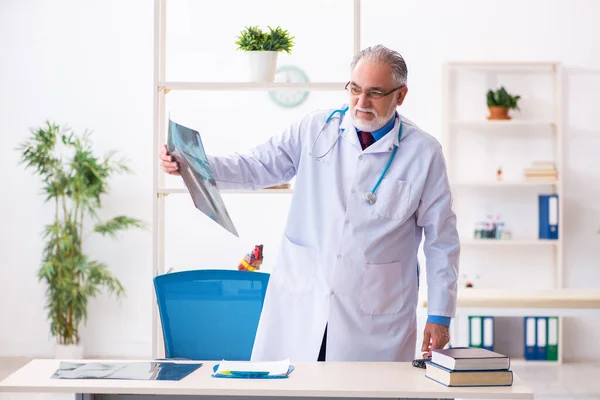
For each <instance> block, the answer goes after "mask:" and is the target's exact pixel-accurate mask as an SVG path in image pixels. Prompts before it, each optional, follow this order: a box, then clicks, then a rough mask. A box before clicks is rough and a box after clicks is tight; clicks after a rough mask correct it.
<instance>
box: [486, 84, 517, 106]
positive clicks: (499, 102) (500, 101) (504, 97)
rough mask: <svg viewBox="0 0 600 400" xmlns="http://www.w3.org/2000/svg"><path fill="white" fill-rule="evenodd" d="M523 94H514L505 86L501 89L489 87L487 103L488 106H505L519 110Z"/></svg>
mask: <svg viewBox="0 0 600 400" xmlns="http://www.w3.org/2000/svg"><path fill="white" fill-rule="evenodd" d="M520 98H521V96H512V95H511V94H510V93H508V92H507V90H506V89H505V88H504V86H501V87H500V88H499V89H496V90H492V89H489V90H488V91H487V93H486V103H487V105H488V107H504V108H506V109H516V110H519V107H518V101H519V99H520Z"/></svg>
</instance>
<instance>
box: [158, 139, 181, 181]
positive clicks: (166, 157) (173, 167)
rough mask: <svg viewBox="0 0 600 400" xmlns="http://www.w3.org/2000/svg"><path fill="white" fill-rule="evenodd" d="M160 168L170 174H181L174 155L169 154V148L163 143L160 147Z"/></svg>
mask: <svg viewBox="0 0 600 400" xmlns="http://www.w3.org/2000/svg"><path fill="white" fill-rule="evenodd" d="M159 158H160V169H162V170H163V171H164V172H166V173H167V174H169V175H179V164H177V162H175V161H173V157H172V156H171V154H169V150H167V145H166V144H163V146H162V147H161V148H160V155H159Z"/></svg>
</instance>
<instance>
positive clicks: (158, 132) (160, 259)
mask: <svg viewBox="0 0 600 400" xmlns="http://www.w3.org/2000/svg"><path fill="white" fill-rule="evenodd" d="M166 3H167V0H154V121H153V126H154V129H153V132H154V141H153V148H154V149H155V150H156V154H158V152H159V151H160V146H161V145H162V143H163V141H164V140H165V139H164V138H166V133H165V126H166V124H165V121H166V118H167V115H166V112H165V102H166V101H165V100H166V96H167V95H168V93H169V92H171V91H282V90H288V91H289V90H298V89H302V90H308V91H336V90H339V91H343V90H344V86H345V84H346V83H345V82H308V83H278V82H267V83H258V82H171V81H167V80H166V73H165V65H166V54H167V53H166V21H167V19H166ZM350 4H352V7H353V22H352V23H353V50H354V54H356V53H357V52H358V51H359V50H360V21H361V13H360V10H361V7H360V6H361V0H353V2H352V3H350ZM153 192H154V201H153V215H154V218H153V233H154V236H153V268H152V275H153V276H157V275H160V274H163V273H165V272H166V271H165V197H166V196H168V195H179V194H188V191H187V189H185V188H169V187H165V175H164V173H163V172H162V171H161V170H160V167H159V162H158V157H154V185H153ZM222 192H223V193H227V194H234V195H235V194H249V193H254V194H257V195H274V194H290V193H292V189H261V190H255V191H250V190H224V191H222ZM152 310H153V311H152V326H153V332H152V352H153V357H155V358H156V357H162V356H163V355H164V348H163V343H162V332H161V326H160V318H159V316H158V311H157V307H156V297H155V295H154V294H153V298H152Z"/></svg>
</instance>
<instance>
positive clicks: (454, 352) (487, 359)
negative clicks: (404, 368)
mask: <svg viewBox="0 0 600 400" xmlns="http://www.w3.org/2000/svg"><path fill="white" fill-rule="evenodd" d="M431 362H433V363H434V364H437V365H440V366H442V367H444V368H448V369H450V370H457V371H461V370H462V371H473V370H488V371H489V370H507V369H509V368H510V357H508V356H505V355H504V354H500V353H496V352H494V351H491V350H487V349H483V348H475V347H452V348H450V349H436V350H432V352H431Z"/></svg>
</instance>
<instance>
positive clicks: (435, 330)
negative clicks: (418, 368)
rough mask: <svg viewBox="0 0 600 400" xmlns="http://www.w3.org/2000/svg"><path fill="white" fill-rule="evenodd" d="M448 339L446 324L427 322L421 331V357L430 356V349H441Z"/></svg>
mask: <svg viewBox="0 0 600 400" xmlns="http://www.w3.org/2000/svg"><path fill="white" fill-rule="evenodd" d="M449 341H450V333H449V329H448V327H447V326H446V325H440V324H434V323H433V322H427V323H426V324H425V330H424V332H423V345H422V346H421V352H422V353H423V358H429V357H431V350H433V349H443V348H444V346H446V345H447V344H448V342H449Z"/></svg>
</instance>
